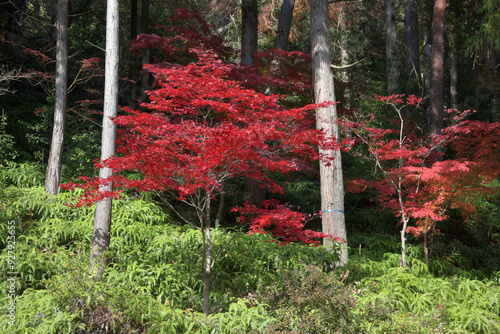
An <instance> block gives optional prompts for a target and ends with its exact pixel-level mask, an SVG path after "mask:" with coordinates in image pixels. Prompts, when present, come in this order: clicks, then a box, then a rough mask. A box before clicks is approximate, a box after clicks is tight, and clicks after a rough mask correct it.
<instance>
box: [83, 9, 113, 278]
mask: <svg viewBox="0 0 500 334" xmlns="http://www.w3.org/2000/svg"><path fill="white" fill-rule="evenodd" d="M118 22H119V3H118V0H108V3H107V15H106V65H105V66H106V67H105V82H104V110H103V121H102V146H101V162H102V161H104V160H106V159H109V158H110V157H112V156H114V155H115V138H116V125H115V123H114V122H113V121H112V120H111V118H113V117H116V115H117V109H118V59H119V56H118V46H119V40H118ZM112 175H113V170H112V169H110V168H105V167H101V169H100V170H99V179H100V180H105V179H107V178H109V177H111V176H112ZM99 190H100V191H107V192H110V191H113V184H111V183H108V184H107V185H102V186H100V187H99ZM112 204H113V201H112V199H111V198H106V199H103V200H101V201H99V202H98V203H97V207H96V212H95V219H94V235H93V237H92V250H91V254H90V265H91V270H92V271H93V273H94V274H95V278H96V279H100V278H101V276H102V274H103V273H104V269H105V267H106V265H107V259H106V256H105V254H104V252H106V250H107V249H108V247H109V241H110V232H111V211H112V210H111V209H112Z"/></svg>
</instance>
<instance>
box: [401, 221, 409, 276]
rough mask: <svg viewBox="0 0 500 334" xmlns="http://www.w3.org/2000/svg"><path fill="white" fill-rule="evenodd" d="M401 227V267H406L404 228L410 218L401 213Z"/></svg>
mask: <svg viewBox="0 0 500 334" xmlns="http://www.w3.org/2000/svg"><path fill="white" fill-rule="evenodd" d="M402 221H403V227H402V228H401V232H400V233H401V267H403V268H406V266H407V265H408V262H407V260H406V228H407V227H408V222H409V221H410V219H409V218H408V217H407V216H406V215H404V214H403V218H402Z"/></svg>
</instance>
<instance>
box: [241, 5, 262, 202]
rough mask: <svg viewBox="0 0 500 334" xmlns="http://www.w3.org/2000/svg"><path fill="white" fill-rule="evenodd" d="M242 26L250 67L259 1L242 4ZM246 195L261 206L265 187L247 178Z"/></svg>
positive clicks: (245, 56)
mask: <svg viewBox="0 0 500 334" xmlns="http://www.w3.org/2000/svg"><path fill="white" fill-rule="evenodd" d="M241 10H242V13H241V16H242V27H241V63H242V64H244V65H247V66H248V67H253V66H254V64H255V53H257V39H258V34H257V33H258V26H259V23H258V16H257V14H258V10H259V7H258V1H257V0H243V2H242V5H241ZM245 186H246V194H245V195H246V196H245V197H247V200H248V202H249V203H250V204H253V205H256V206H260V205H261V203H262V202H263V201H264V200H265V194H266V192H265V189H264V188H263V187H261V186H260V182H258V181H256V180H253V179H246V181H245Z"/></svg>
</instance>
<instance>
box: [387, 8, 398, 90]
mask: <svg viewBox="0 0 500 334" xmlns="http://www.w3.org/2000/svg"><path fill="white" fill-rule="evenodd" d="M384 13H385V54H386V59H387V92H388V93H389V94H393V93H394V92H395V91H396V89H397V87H398V76H399V71H398V66H397V65H398V64H397V48H398V47H397V44H396V37H397V36H396V0H385V4H384Z"/></svg>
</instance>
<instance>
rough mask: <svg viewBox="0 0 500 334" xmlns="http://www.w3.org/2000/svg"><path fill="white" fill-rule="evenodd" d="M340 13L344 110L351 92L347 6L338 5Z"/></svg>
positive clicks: (348, 103)
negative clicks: (349, 85)
mask: <svg viewBox="0 0 500 334" xmlns="http://www.w3.org/2000/svg"><path fill="white" fill-rule="evenodd" d="M340 6H341V8H340V13H339V29H340V41H339V47H340V65H341V66H342V67H344V68H342V69H341V70H340V79H341V80H342V82H343V83H344V84H345V85H344V101H343V105H344V108H346V109H350V108H351V92H350V90H349V87H348V85H347V84H348V83H349V77H350V75H349V74H350V73H349V67H348V65H349V52H348V51H347V34H348V32H347V6H348V4H345V3H343V4H341V5H340Z"/></svg>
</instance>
